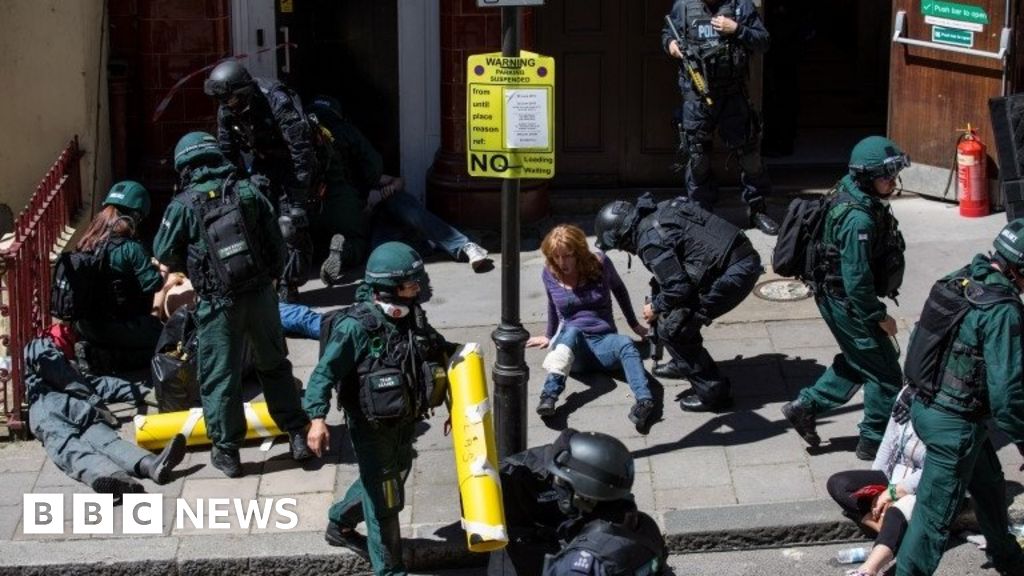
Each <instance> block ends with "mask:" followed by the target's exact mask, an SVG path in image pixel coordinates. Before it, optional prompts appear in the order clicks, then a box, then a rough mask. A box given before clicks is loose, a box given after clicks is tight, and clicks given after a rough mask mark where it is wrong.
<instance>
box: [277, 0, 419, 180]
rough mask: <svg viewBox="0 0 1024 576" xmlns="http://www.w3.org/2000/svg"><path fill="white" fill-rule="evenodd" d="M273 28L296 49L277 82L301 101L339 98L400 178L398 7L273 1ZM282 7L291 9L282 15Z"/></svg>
mask: <svg viewBox="0 0 1024 576" xmlns="http://www.w3.org/2000/svg"><path fill="white" fill-rule="evenodd" d="M276 4H277V5H278V6H277V26H278V33H279V38H280V40H281V41H283V34H284V29H287V31H288V36H289V40H290V41H291V42H293V43H294V44H296V45H297V47H296V48H295V49H294V50H293V51H292V52H291V62H290V70H288V71H284V70H281V66H282V65H283V62H282V60H281V59H279V60H278V64H279V78H280V79H281V80H282V81H284V82H286V83H287V84H288V85H289V86H292V87H293V88H294V89H295V90H297V91H298V92H299V94H300V95H301V96H302V97H303V99H304V100H305V99H309V98H311V97H312V96H314V95H316V94H328V95H331V96H334V97H335V98H338V99H339V100H340V101H341V104H342V106H343V107H344V109H345V112H346V114H347V115H348V116H349V117H350V118H351V119H352V121H353V122H354V123H355V124H356V126H358V127H359V129H360V130H361V131H362V132H363V133H364V134H365V135H366V137H367V138H369V139H370V141H371V142H372V143H373V144H374V146H375V147H376V148H377V150H378V151H380V153H381V155H382V156H383V157H384V168H385V171H388V172H391V173H394V174H398V173H400V171H399V169H400V166H399V126H398V24H397V22H398V4H397V2H396V1H394V0H391V1H384V2H382V1H381V0H345V1H344V2H338V1H337V0H303V1H297V2H288V3H284V2H277V3H276ZM282 5H287V6H289V8H290V9H291V10H293V11H291V12H282V11H281V7H282Z"/></svg>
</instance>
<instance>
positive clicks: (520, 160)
mask: <svg viewBox="0 0 1024 576" xmlns="http://www.w3.org/2000/svg"><path fill="white" fill-rule="evenodd" d="M466 79H467V80H466V144H467V145H466V151H467V156H466V161H467V162H468V164H469V174H470V176H486V177H490V178H552V177H554V175H555V59H554V58H551V57H550V56H541V55H539V54H534V53H533V52H525V51H523V52H521V53H520V56H519V57H518V58H509V57H505V56H502V55H501V53H500V52H496V53H492V54H474V55H472V56H470V57H469V58H468V60H467V63H466Z"/></svg>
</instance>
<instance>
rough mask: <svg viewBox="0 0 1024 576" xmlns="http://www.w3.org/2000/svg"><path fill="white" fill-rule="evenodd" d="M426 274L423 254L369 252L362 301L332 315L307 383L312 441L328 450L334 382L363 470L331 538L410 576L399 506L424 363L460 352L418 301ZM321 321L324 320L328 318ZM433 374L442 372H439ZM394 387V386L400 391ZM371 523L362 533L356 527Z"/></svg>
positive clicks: (334, 511)
mask: <svg viewBox="0 0 1024 576" xmlns="http://www.w3.org/2000/svg"><path fill="white" fill-rule="evenodd" d="M427 283H428V278H427V274H426V272H425V271H424V270H423V260H422V259H421V258H420V256H419V254H418V253H417V252H416V251H415V250H413V249H412V248H411V247H409V246H408V245H406V244H403V243H401V242H385V243H384V244H381V245H380V246H378V247H377V248H376V249H374V251H373V252H372V253H371V254H370V258H369V260H368V261H367V263H366V276H365V281H364V284H363V285H362V286H361V287H360V288H359V290H358V291H357V293H356V304H355V305H353V306H352V307H351V308H349V309H347V310H345V311H344V312H342V313H340V314H339V315H338V316H336V317H334V318H333V319H331V320H330V321H329V322H330V324H329V325H328V326H327V327H326V328H325V330H326V331H327V332H328V334H329V336H328V337H327V341H326V345H325V347H324V349H323V354H322V355H321V357H320V362H319V364H317V366H316V368H315V369H314V370H313V374H312V376H311V377H310V379H309V384H308V385H307V387H306V396H305V407H306V412H307V413H308V414H309V417H310V419H311V421H312V423H311V425H310V429H309V437H308V442H309V447H310V449H311V450H312V451H313V452H315V453H316V454H317V455H322V454H323V453H324V452H325V451H327V450H328V447H329V444H330V436H329V434H328V429H327V424H326V423H325V420H324V418H325V417H326V416H327V412H328V410H329V408H330V401H331V393H332V390H334V389H335V388H336V389H337V390H336V392H337V394H338V403H339V404H341V407H342V408H343V409H344V412H345V421H346V423H347V425H348V432H349V436H350V437H351V439H352V445H353V447H354V448H355V453H356V461H357V462H358V464H359V478H358V479H357V480H356V481H355V482H354V483H353V484H352V485H351V486H350V487H349V489H348V492H346V494H345V497H344V498H343V499H342V500H340V501H338V502H335V503H334V505H333V506H331V509H330V511H329V512H328V514H327V516H328V525H327V532H326V534H325V539H326V540H327V542H328V543H329V544H331V545H332V546H343V547H346V548H349V549H351V550H354V551H355V552H357V553H359V554H361V555H364V556H365V555H367V552H368V556H369V559H370V563H371V565H372V566H373V572H374V574H376V575H378V576H381V575H388V576H394V575H404V574H406V571H405V568H404V566H403V564H402V542H401V531H400V526H399V520H398V514H399V513H400V512H401V511H402V508H403V507H404V505H405V479H406V478H407V477H408V475H409V471H410V468H411V466H412V459H413V448H412V444H413V439H414V437H415V428H416V422H418V421H419V420H420V419H421V418H423V417H425V416H426V415H427V412H428V411H429V408H430V407H429V406H425V405H424V403H423V402H422V401H421V399H422V398H424V397H425V396H426V397H430V396H432V394H423V391H424V387H423V386H425V384H426V382H425V379H424V377H423V375H424V373H425V372H427V371H426V370H422V369H421V368H420V367H421V366H423V362H424V361H426V362H437V363H435V364H434V366H444V364H443V357H444V356H445V355H446V354H450V353H451V352H453V351H454V350H453V349H454V345H452V344H449V343H448V342H446V341H445V340H444V338H443V337H442V336H441V335H440V334H438V333H437V331H436V330H434V329H433V328H432V327H431V326H430V325H429V324H428V323H427V321H426V317H425V316H424V314H423V310H422V308H420V306H419V304H418V303H417V300H418V297H419V294H420V290H421V289H424V290H425V289H426V288H427ZM324 322H328V320H327V319H326V318H325V319H324ZM435 377H436V376H435ZM395 392H397V393H395ZM362 521H365V522H366V534H367V537H366V538H365V540H364V539H363V538H362V536H360V535H359V534H358V533H357V532H356V531H355V527H356V525H358V524H359V523H360V522H362Z"/></svg>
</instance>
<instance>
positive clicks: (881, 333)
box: [782, 136, 910, 460]
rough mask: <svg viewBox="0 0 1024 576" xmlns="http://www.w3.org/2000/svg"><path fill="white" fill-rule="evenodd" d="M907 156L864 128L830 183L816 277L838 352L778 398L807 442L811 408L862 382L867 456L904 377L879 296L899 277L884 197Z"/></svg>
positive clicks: (899, 256) (860, 452)
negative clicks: (808, 380)
mask: <svg viewBox="0 0 1024 576" xmlns="http://www.w3.org/2000/svg"><path fill="white" fill-rule="evenodd" d="M909 165H910V159H909V158H908V157H907V155H906V154H904V153H903V151H902V150H900V148H899V147H898V146H896V144H895V143H893V142H892V141H891V140H889V139H888V138H883V137H881V136H869V137H867V138H865V139H863V140H861V141H860V142H859V143H857V145H856V146H854V148H853V151H852V152H851V154H850V166H849V168H850V172H849V174H847V175H846V176H844V177H843V179H842V180H840V181H839V183H838V184H837V185H836V190H835V192H834V193H836V194H837V196H836V198H837V199H836V202H835V204H834V205H833V206H832V208H830V209H829V211H828V212H827V213H826V215H825V222H824V225H823V227H822V229H823V231H822V238H821V243H820V248H821V251H819V252H818V253H819V254H823V255H822V256H821V257H819V258H818V262H817V269H818V270H819V272H818V273H817V275H816V276H817V277H816V280H817V281H816V282H814V283H813V285H812V288H813V289H814V292H815V302H816V303H817V305H818V310H819V311H820V312H821V317H822V318H824V320H825V323H826V324H828V327H829V330H831V331H832V334H833V336H835V338H836V341H837V342H838V344H839V349H840V353H839V354H837V355H836V357H835V359H834V360H833V361H832V366H831V367H829V369H828V370H827V371H825V373H824V374H823V375H822V376H821V377H820V378H818V381H817V382H815V383H814V385H813V386H811V387H808V388H804V389H803V390H801V391H800V394H799V396H797V399H796V400H794V401H792V402H789V403H787V404H785V405H784V406H783V407H782V413H783V414H784V415H785V417H786V419H787V420H789V422H790V423H791V424H792V425H793V427H794V428H796V431H797V432H798V433H799V434H800V436H801V437H802V438H803V439H804V441H806V442H807V443H808V444H810V445H811V446H817V445H818V444H819V443H820V442H821V438H820V437H819V436H818V433H817V431H816V429H815V417H816V416H817V415H818V414H821V413H824V412H828V411H830V410H834V409H836V408H838V407H840V406H842V405H844V404H846V403H847V402H849V401H850V398H852V397H853V395H854V393H855V392H856V391H857V389H858V388H860V387H862V386H863V387H864V416H863V419H862V420H861V422H860V440H859V441H858V442H857V452H856V454H857V457H858V458H860V459H861V460H872V459H874V457H875V453H876V452H877V451H878V445H879V443H880V442H881V440H882V436H883V435H884V433H885V427H886V424H887V423H888V420H889V414H890V412H891V411H892V406H893V402H894V401H895V399H896V395H897V394H898V393H899V391H900V388H901V386H902V383H903V375H902V371H901V370H900V364H899V353H898V352H897V351H896V347H895V346H894V345H893V342H892V338H894V337H895V336H896V320H895V319H893V317H892V316H890V315H889V314H888V313H887V312H886V307H885V304H884V303H883V302H882V298H883V297H886V296H888V297H894V296H895V294H896V292H897V290H898V289H899V286H900V283H901V282H902V280H903V267H904V260H903V249H904V243H903V237H902V235H901V234H900V232H899V230H898V228H897V222H896V218H895V217H894V216H893V215H892V211H891V210H890V209H889V207H888V205H887V204H888V199H889V198H890V197H891V196H892V195H893V193H894V192H895V191H896V188H897V186H896V180H897V178H898V177H899V173H900V171H901V170H902V169H903V168H906V167H907V166H909Z"/></svg>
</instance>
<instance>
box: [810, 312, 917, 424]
mask: <svg viewBox="0 0 1024 576" xmlns="http://www.w3.org/2000/svg"><path fill="white" fill-rule="evenodd" d="M818 310H819V311H820V312H821V317H822V318H824V319H825V323H826V324H828V328H829V330H831V331H832V335H833V336H835V338H836V341H837V342H838V343H839V350H840V353H839V354H837V355H836V357H835V359H833V360H832V366H830V367H829V369H828V370H826V371H825V373H824V374H822V375H821V377H820V378H818V381H817V382H815V383H814V385H813V386H811V387H809V388H804V389H803V390H801V391H800V396H799V398H800V402H801V403H802V404H803V405H804V406H806V407H807V409H808V410H809V411H810V412H811V413H812V414H820V413H822V412H827V411H829V410H833V409H835V408H838V407H840V406H842V405H843V404H846V403H847V402H849V401H850V398H852V397H853V395H854V394H855V393H856V392H857V389H858V388H860V387H861V386H863V387H864V417H863V419H862V420H861V422H860V435H861V438H864V439H866V440H871V441H873V442H881V441H882V436H884V435H885V426H886V424H888V422H889V414H890V413H891V412H892V405H893V403H894V402H895V401H896V395H897V394H898V393H899V391H900V387H901V385H902V383H903V372H902V370H900V359H899V353H898V352H896V348H895V347H894V346H893V344H892V342H891V341H890V339H889V336H888V335H887V334H885V332H883V331H882V329H881V327H879V326H877V325H874V324H873V323H872V325H870V326H866V325H865V322H864V321H863V320H861V319H856V318H851V317H850V314H849V311H848V310H847V309H846V306H845V305H844V304H843V302H841V301H839V300H836V299H834V298H830V297H827V296H825V297H820V298H818Z"/></svg>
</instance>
